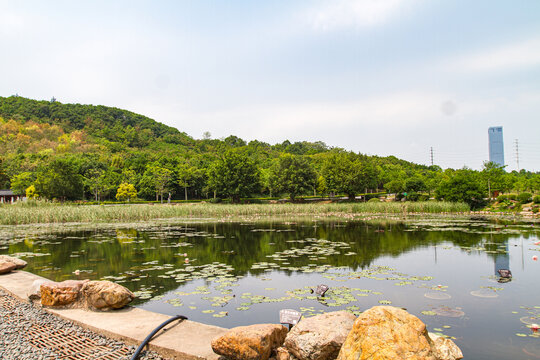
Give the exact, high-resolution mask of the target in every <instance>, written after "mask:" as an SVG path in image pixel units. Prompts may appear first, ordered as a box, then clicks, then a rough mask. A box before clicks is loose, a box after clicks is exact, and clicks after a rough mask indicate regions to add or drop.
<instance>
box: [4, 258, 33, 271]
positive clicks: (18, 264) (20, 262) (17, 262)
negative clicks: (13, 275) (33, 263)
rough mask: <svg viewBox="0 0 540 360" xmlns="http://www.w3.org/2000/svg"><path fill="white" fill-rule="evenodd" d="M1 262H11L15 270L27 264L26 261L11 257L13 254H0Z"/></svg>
mask: <svg viewBox="0 0 540 360" xmlns="http://www.w3.org/2000/svg"><path fill="white" fill-rule="evenodd" d="M2 262H10V263H13V264H14V265H15V269H16V270H19V269H22V268H24V267H25V266H26V265H27V262H26V261H24V260H21V259H19V258H16V257H13V256H8V255H0V263H2Z"/></svg>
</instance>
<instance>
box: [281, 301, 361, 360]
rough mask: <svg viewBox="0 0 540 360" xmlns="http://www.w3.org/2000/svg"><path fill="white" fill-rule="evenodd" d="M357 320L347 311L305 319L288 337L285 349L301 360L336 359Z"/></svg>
mask: <svg viewBox="0 0 540 360" xmlns="http://www.w3.org/2000/svg"><path fill="white" fill-rule="evenodd" d="M355 319H356V316H354V315H353V314H351V313H350V312H347V311H336V312H330V313H326V314H321V315H317V316H313V317H309V318H303V319H302V320H300V322H299V323H298V325H296V326H295V327H293V328H292V330H291V331H290V332H289V334H288V335H287V338H286V339H285V343H284V347H285V348H286V349H287V350H288V351H289V353H291V354H292V355H294V356H295V357H296V358H298V359H299V360H331V359H335V358H336V357H337V356H338V353H339V349H340V348H341V345H342V344H343V342H344V341H345V339H346V338H347V335H348V334H349V332H350V331H351V329H352V327H353V324H354V320H355Z"/></svg>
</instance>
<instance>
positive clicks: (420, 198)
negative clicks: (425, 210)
mask: <svg viewBox="0 0 540 360" xmlns="http://www.w3.org/2000/svg"><path fill="white" fill-rule="evenodd" d="M418 201H429V195H426V194H422V195H420V196H418Z"/></svg>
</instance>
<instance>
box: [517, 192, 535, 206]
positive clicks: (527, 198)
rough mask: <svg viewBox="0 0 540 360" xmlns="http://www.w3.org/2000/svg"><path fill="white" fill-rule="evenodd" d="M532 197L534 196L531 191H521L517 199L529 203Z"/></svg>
mask: <svg viewBox="0 0 540 360" xmlns="http://www.w3.org/2000/svg"><path fill="white" fill-rule="evenodd" d="M531 198H532V194H531V193H521V194H519V195H518V196H517V200H518V201H519V202H520V203H522V204H525V203H528V202H530V201H531Z"/></svg>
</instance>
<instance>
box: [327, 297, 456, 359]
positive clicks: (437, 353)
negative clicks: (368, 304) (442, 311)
mask: <svg viewBox="0 0 540 360" xmlns="http://www.w3.org/2000/svg"><path fill="white" fill-rule="evenodd" d="M444 340H448V339H444ZM448 341H450V342H451V343H452V344H453V342H452V341H451V340H448ZM438 342H439V341H438ZM453 345H454V346H455V344H453ZM444 346H446V348H448V349H449V348H451V346H449V345H448V342H446V341H444V344H441V345H440V347H439V348H438V347H437V346H436V344H435V342H434V341H433V340H432V339H431V338H430V337H429V335H428V332H427V330H426V326H425V324H424V323H423V322H422V321H421V320H420V319H418V318H417V317H416V316H414V315H411V314H409V313H408V312H407V311H405V310H403V309H400V308H396V307H392V306H375V307H372V308H371V309H369V310H367V311H365V312H363V313H362V314H360V316H359V317H358V319H356V321H355V322H354V326H353V329H352V330H351V332H350V334H349V336H347V340H345V343H344V344H343V347H342V348H341V351H340V352H339V356H338V360H353V359H354V360H367V359H369V360H394V359H415V360H447V359H461V358H462V357H463V356H462V355H461V357H454V358H446V357H441V356H445V355H444V354H443V353H444V352H445V350H444V349H443V347H444ZM455 347H456V348H457V346H455ZM454 350H455V349H454ZM458 350H459V349H458ZM453 353H455V352H453ZM459 354H461V351H459Z"/></svg>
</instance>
